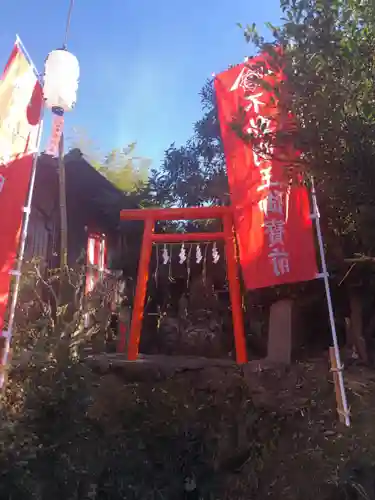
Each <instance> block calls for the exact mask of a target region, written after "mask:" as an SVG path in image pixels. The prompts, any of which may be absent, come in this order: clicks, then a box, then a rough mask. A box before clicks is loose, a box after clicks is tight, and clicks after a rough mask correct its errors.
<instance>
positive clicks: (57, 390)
mask: <svg viewBox="0 0 375 500" xmlns="http://www.w3.org/2000/svg"><path fill="white" fill-rule="evenodd" d="M162 372H163V370H157V371H156V372H155V371H151V372H150V371H147V370H145V371H144V372H143V374H142V377H140V376H139V375H140V373H138V374H136V376H134V375H135V374H134V373H131V372H129V371H127V370H123V369H117V370H115V371H114V370H113V369H111V367H109V366H106V367H105V368H104V369H102V370H101V372H100V373H97V372H96V371H95V372H93V371H92V370H91V368H89V367H88V366H87V365H85V364H77V365H72V366H69V367H66V366H63V367H62V368H59V367H56V366H51V367H50V368H48V369H47V368H45V369H43V370H40V368H35V367H34V369H33V371H25V372H22V373H18V374H13V375H12V377H11V378H10V380H9V384H8V390H7V395H6V397H5V398H4V399H3V407H2V426H1V428H0V438H1V439H0V443H1V447H0V467H1V470H2V478H3V479H2V481H1V482H0V498H4V499H5V498H12V499H14V500H29V499H30V498H32V499H35V500H39V499H40V500H44V499H46V500H47V499H48V498H51V497H52V498H54V499H55V500H60V499H61V500H84V499H87V498H90V499H92V500H122V499H125V500H179V499H185V500H249V499H250V500H253V499H259V500H265V499H283V500H284V499H285V500H289V499H290V500H310V499H311V500H342V499H344V498H350V499H354V500H357V499H360V498H370V499H372V498H375V497H372V496H370V495H369V494H368V491H370V490H371V489H372V491H374V477H375V475H374V474H373V471H372V470H371V471H370V475H367V476H366V474H365V475H364V476H363V477H362V478H361V480H360V481H359V483H358V484H360V489H359V490H358V491H359V494H358V495H357V496H351V497H350V496H349V497H348V496H337V494H336V493H337V488H336V487H335V485H336V484H338V483H342V477H343V474H344V475H345V468H346V466H347V464H348V463H349V462H357V461H360V462H362V461H364V462H365V463H366V464H371V463H372V462H374V463H375V425H374V421H375V371H374V370H371V369H369V368H364V367H360V366H351V367H348V368H346V369H345V381H346V387H347V394H348V399H349V404H350V407H351V418H352V426H351V427H350V428H346V427H344V426H342V425H341V424H339V423H338V418H337V414H336V409H335V406H336V403H335V393H334V387H333V383H332V374H330V372H329V368H328V357H324V356H322V357H320V358H318V359H313V360H310V361H309V362H304V363H298V364H294V365H292V366H291V367H289V368H288V369H280V370H276V369H273V370H260V371H259V370H258V371H254V370H249V369H246V368H245V369H243V368H240V367H238V366H216V367H215V366H211V367H203V366H196V367H195V368H194V369H189V370H177V371H175V372H174V373H171V372H169V373H167V374H166V373H164V374H163V373H162ZM344 477H345V476H344ZM366 482H367V483H368V484H367V486H368V487H367V486H366ZM366 488H367V489H366ZM363 491H365V494H363ZM366 491H367V493H366ZM365 495H367V496H365Z"/></svg>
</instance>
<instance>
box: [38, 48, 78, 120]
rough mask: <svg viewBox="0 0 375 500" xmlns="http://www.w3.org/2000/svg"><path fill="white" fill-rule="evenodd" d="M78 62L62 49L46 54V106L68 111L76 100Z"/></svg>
mask: <svg viewBox="0 0 375 500" xmlns="http://www.w3.org/2000/svg"><path fill="white" fill-rule="evenodd" d="M78 79H79V63H78V59H77V58H76V56H74V55H73V54H71V53H70V52H68V51H67V50H64V49H59V50H53V51H52V52H50V53H49V54H48V57H47V59H46V62H45V65H44V87H43V92H44V100H45V103H46V106H47V107H48V108H53V107H59V108H62V109H63V110H64V111H70V110H71V109H72V108H73V107H74V105H75V103H76V100H77V90H78Z"/></svg>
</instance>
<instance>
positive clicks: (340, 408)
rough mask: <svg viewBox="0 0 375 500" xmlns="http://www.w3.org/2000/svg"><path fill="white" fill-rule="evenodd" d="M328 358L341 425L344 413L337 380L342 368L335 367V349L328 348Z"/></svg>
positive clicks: (343, 422) (343, 421)
mask: <svg viewBox="0 0 375 500" xmlns="http://www.w3.org/2000/svg"><path fill="white" fill-rule="evenodd" d="M329 358H330V361H331V372H332V374H333V384H334V386H335V394H336V405H337V413H338V414H339V420H340V422H341V423H342V424H345V412H344V404H343V400H342V394H341V390H340V380H339V373H338V372H339V370H342V367H338V366H337V362H336V356H335V349H334V348H333V347H330V348H329Z"/></svg>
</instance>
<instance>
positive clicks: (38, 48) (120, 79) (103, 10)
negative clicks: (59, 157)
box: [0, 0, 280, 166]
mask: <svg viewBox="0 0 375 500" xmlns="http://www.w3.org/2000/svg"><path fill="white" fill-rule="evenodd" d="M68 3H69V2H68V0H11V1H9V0H8V1H6V2H3V5H2V7H1V20H0V65H2V67H3V66H4V64H5V62H6V60H7V57H8V55H9V53H10V51H11V49H12V45H13V42H14V39H15V35H16V33H18V34H19V36H20V37H21V39H22V41H23V43H24V45H25V46H26V48H27V50H28V52H29V53H30V55H31V57H32V59H33V61H34V63H35V65H36V66H37V68H38V69H39V70H40V71H42V69H43V62H44V59H45V57H46V55H47V54H48V52H49V51H50V50H53V49H54V48H59V47H60V46H61V44H62V40H63V34H64V29H65V18H66V14H67V9H68ZM279 19H280V9H279V0H263V2H256V1H255V0H233V1H228V0H189V1H183V0H173V1H172V0H159V1H155V0H76V2H75V8H74V11H73V17H72V23H71V30H70V37H69V43H68V48H69V50H71V51H72V52H73V53H74V54H75V55H76V56H77V57H78V59H79V61H80V66H81V80H80V87H79V94H78V102H77V106H76V108H75V109H74V110H73V111H72V112H71V113H70V114H69V115H68V116H67V118H66V136H67V137H68V138H69V137H71V136H72V134H73V132H72V130H73V128H78V129H79V130H83V131H84V133H85V135H87V136H88V137H89V138H90V139H91V140H92V141H93V143H94V144H95V145H96V146H97V147H98V148H100V150H101V151H103V152H106V151H109V150H110V149H112V148H115V147H121V146H125V145H127V144H128V143H130V142H132V141H137V144H138V146H137V154H139V155H142V156H146V157H149V158H151V159H152V160H153V166H157V165H158V164H159V163H160V160H161V158H162V157H163V152H164V150H165V149H166V148H167V147H168V146H169V145H170V144H171V143H172V142H175V143H176V144H177V145H180V144H183V143H184V142H185V141H186V140H187V139H188V138H189V137H190V135H191V133H192V129H193V123H194V122H195V121H196V120H198V119H199V118H200V116H201V114H202V112H201V106H200V100H199V95H198V94H199V91H200V89H201V87H202V85H203V84H204V82H205V80H206V79H207V78H209V77H210V76H211V74H212V73H218V72H220V71H221V70H224V69H226V68H227V67H228V65H229V64H235V63H238V62H241V61H242V60H243V58H244V57H245V56H246V55H249V54H251V51H252V48H251V47H250V46H248V45H246V43H245V41H244V39H243V36H242V34H241V32H240V30H239V28H238V27H237V26H236V23H238V22H241V23H243V24H246V23H252V22H255V23H257V24H259V27H260V28H262V27H263V25H264V23H265V22H266V21H271V22H273V23H274V24H278V22H279ZM49 132H50V121H49V120H48V119H47V120H46V123H45V133H44V136H45V139H44V140H46V136H48V133H49Z"/></svg>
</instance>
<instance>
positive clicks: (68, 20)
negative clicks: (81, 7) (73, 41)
mask: <svg viewBox="0 0 375 500" xmlns="http://www.w3.org/2000/svg"><path fill="white" fill-rule="evenodd" d="M73 7H74V0H70V4H69V10H68V17H67V18H66V27H65V38H64V45H63V49H64V50H66V48H67V46H68V36H69V30H70V21H71V19H72V12H73Z"/></svg>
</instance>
